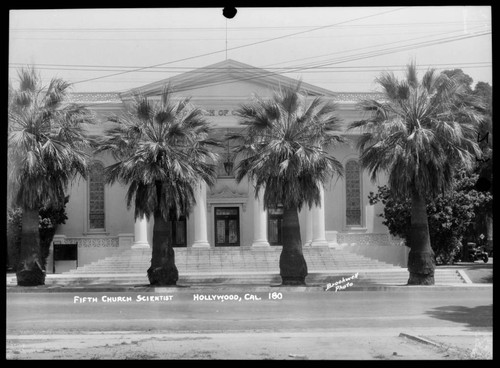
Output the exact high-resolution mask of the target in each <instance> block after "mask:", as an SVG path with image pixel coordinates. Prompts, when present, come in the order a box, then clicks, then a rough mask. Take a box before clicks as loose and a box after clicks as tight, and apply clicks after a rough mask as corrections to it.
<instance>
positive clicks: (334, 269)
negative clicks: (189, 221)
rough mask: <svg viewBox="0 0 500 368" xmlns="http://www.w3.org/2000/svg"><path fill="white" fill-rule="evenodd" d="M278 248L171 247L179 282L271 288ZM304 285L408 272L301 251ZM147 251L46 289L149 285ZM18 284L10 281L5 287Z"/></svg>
mask: <svg viewBox="0 0 500 368" xmlns="http://www.w3.org/2000/svg"><path fill="white" fill-rule="evenodd" d="M280 253H281V247H279V246H276V247H275V246H273V247H267V248H245V247H225V248H222V247H221V248H209V249H203V248H202V249H200V248H175V263H176V265H177V269H178V270H179V281H178V284H189V285H229V284H249V285H270V284H280V283H281V277H280V275H279V257H280ZM303 253H304V257H305V259H306V262H307V266H308V273H309V274H308V276H307V278H306V282H307V284H308V285H313V284H316V285H325V286H326V284H327V283H333V282H335V281H336V280H340V279H341V278H342V277H345V278H346V277H350V276H352V275H354V274H355V273H358V278H357V279H355V280H354V282H353V283H354V284H355V285H356V286H367V285H404V284H406V283H407V281H408V276H409V275H408V270H407V269H406V268H401V267H398V266H394V265H392V264H388V263H385V262H380V261H377V260H373V259H370V258H367V257H364V256H361V255H358V254H354V253H351V252H349V251H347V250H343V249H342V248H328V247H305V248H303ZM150 261H151V249H129V250H127V251H125V252H123V253H121V254H120V255H116V256H112V257H107V258H104V259H101V260H99V261H97V262H93V263H91V264H88V265H85V266H81V267H78V268H77V269H76V270H71V271H69V272H65V273H62V274H58V275H47V278H46V282H45V283H46V285H89V284H94V285H95V284H115V285H127V284H135V285H147V284H149V281H148V278H147V269H148V268H149V266H150ZM465 282H466V281H465V280H464V279H463V278H462V277H461V275H460V273H459V272H458V271H457V270H456V269H436V272H435V283H436V284H457V283H465ZM12 283H13V284H14V285H15V283H16V280H15V277H14V278H13V280H12V279H11V280H8V284H12Z"/></svg>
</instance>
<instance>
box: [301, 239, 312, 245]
mask: <svg viewBox="0 0 500 368" xmlns="http://www.w3.org/2000/svg"><path fill="white" fill-rule="evenodd" d="M311 243H312V242H311V241H310V240H309V241H308V242H305V243H304V245H303V246H304V247H310V246H311Z"/></svg>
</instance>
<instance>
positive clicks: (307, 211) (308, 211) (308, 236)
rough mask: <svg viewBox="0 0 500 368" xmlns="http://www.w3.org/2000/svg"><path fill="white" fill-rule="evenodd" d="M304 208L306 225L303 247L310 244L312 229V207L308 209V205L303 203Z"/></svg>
mask: <svg viewBox="0 0 500 368" xmlns="http://www.w3.org/2000/svg"><path fill="white" fill-rule="evenodd" d="M304 208H305V211H304V212H305V215H306V218H305V227H306V239H305V240H306V242H305V243H304V247H308V246H310V245H311V242H312V238H313V231H312V226H313V219H312V209H309V206H308V205H307V204H304Z"/></svg>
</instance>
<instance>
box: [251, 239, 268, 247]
mask: <svg viewBox="0 0 500 368" xmlns="http://www.w3.org/2000/svg"><path fill="white" fill-rule="evenodd" d="M270 246H271V244H269V242H267V241H265V240H261V241H254V242H253V243H252V247H270Z"/></svg>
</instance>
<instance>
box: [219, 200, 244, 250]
mask: <svg viewBox="0 0 500 368" xmlns="http://www.w3.org/2000/svg"><path fill="white" fill-rule="evenodd" d="M239 245H240V212H239V208H238V207H215V246H216V247H238V246H239Z"/></svg>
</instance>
